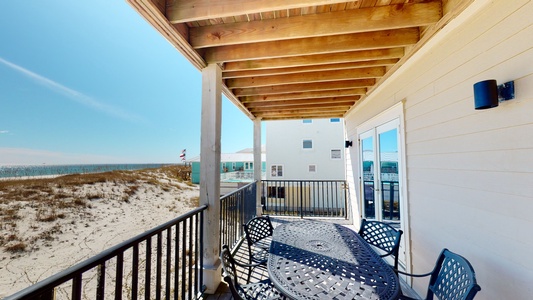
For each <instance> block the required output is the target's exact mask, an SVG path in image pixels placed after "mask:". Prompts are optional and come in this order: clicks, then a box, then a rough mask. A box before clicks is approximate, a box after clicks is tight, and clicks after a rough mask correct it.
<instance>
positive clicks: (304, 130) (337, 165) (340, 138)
mask: <svg viewBox="0 0 533 300" xmlns="http://www.w3.org/2000/svg"><path fill="white" fill-rule="evenodd" d="M304 139H311V140H313V149H302V142H303V140H304ZM332 149H340V150H341V159H338V160H334V159H331V156H330V155H331V150H332ZM266 153H267V156H266V160H267V179H281V180H300V179H302V180H312V179H314V180H326V179H327V180H344V179H345V171H344V170H345V169H344V167H345V164H344V124H343V120H342V119H341V120H340V122H336V123H335V122H334V123H332V122H330V119H315V120H313V122H312V123H310V124H304V123H303V122H302V121H301V120H290V121H268V122H266ZM273 164H277V165H280V164H281V165H283V167H284V170H283V172H284V176H283V178H273V177H272V176H271V174H270V167H271V166H272V165H273ZM309 165H316V173H310V172H308V166H309Z"/></svg>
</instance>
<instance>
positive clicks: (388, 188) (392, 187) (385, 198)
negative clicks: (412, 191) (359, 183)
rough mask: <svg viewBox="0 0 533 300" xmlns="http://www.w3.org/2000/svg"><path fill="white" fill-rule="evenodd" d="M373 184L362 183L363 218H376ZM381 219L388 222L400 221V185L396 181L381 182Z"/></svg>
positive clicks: (371, 181) (368, 181)
mask: <svg viewBox="0 0 533 300" xmlns="http://www.w3.org/2000/svg"><path fill="white" fill-rule="evenodd" d="M374 185H375V183H374V181H373V180H365V181H363V187H364V199H363V204H364V206H365V208H364V209H365V217H366V218H371V219H373V218H375V217H376V203H375V199H374V192H375V187H374ZM379 188H380V190H378V191H380V192H381V195H380V196H381V218H382V219H383V220H388V221H398V220H400V185H399V182H398V181H381V185H380V187H379Z"/></svg>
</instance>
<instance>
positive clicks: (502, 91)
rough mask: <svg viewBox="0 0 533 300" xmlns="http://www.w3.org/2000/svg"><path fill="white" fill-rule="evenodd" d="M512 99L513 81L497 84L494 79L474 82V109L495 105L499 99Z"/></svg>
mask: <svg viewBox="0 0 533 300" xmlns="http://www.w3.org/2000/svg"><path fill="white" fill-rule="evenodd" d="M511 99H514V81H509V82H506V83H504V84H501V85H497V83H496V80H495V79H489V80H484V81H480V82H478V83H476V84H474V103H475V108H476V109H487V108H493V107H497V106H498V104H499V103H500V102H501V101H506V100H511Z"/></svg>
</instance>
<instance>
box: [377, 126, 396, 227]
mask: <svg viewBox="0 0 533 300" xmlns="http://www.w3.org/2000/svg"><path fill="white" fill-rule="evenodd" d="M379 165H380V178H381V188H380V190H381V201H382V202H381V203H382V206H381V214H382V215H381V217H382V219H383V220H400V193H399V178H398V131H397V129H392V130H389V131H386V132H383V133H380V134H379Z"/></svg>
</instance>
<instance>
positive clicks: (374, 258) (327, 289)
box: [268, 220, 400, 299]
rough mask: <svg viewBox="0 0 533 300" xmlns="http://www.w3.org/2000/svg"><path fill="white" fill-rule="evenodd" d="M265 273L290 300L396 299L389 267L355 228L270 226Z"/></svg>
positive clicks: (300, 223) (323, 224)
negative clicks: (268, 252) (272, 233)
mask: <svg viewBox="0 0 533 300" xmlns="http://www.w3.org/2000/svg"><path fill="white" fill-rule="evenodd" d="M268 273H269V276H270V278H271V280H272V282H273V283H274V285H275V286H276V287H277V288H278V289H279V290H280V291H281V292H282V293H284V294H285V295H286V296H288V297H289V298H292V299H397V298H398V297H399V285H400V284H399V280H398V277H397V276H396V274H395V273H394V272H393V270H392V268H391V267H390V266H389V265H388V264H387V263H386V262H385V261H383V259H382V258H381V257H380V256H379V255H378V254H377V253H376V252H375V251H374V250H372V249H371V248H370V246H369V245H368V244H367V243H366V242H365V241H364V240H363V239H362V238H361V237H360V236H359V235H358V234H357V233H356V232H354V231H353V230H350V229H349V228H346V227H344V226H342V225H339V224H333V223H327V222H320V221H310V220H305V221H297V222H289V223H286V224H282V225H280V226H278V227H277V228H276V229H275V230H274V235H273V237H272V244H271V246H270V256H269V260H268Z"/></svg>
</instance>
